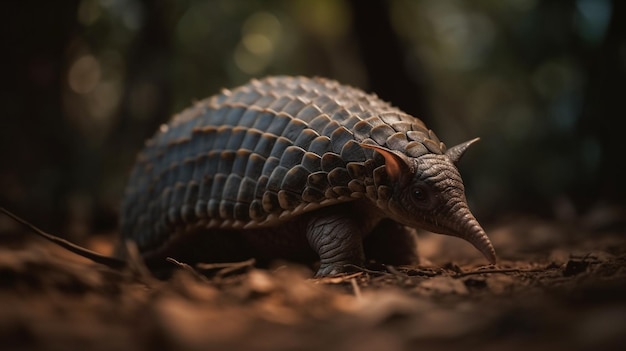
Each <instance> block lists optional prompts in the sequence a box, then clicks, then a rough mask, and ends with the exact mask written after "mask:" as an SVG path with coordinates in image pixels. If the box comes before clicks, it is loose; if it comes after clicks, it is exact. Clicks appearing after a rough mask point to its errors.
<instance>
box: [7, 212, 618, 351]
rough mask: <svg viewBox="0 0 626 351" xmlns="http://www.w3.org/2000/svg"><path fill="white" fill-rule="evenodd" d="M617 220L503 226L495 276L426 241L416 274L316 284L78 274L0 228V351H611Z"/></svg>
mask: <svg viewBox="0 0 626 351" xmlns="http://www.w3.org/2000/svg"><path fill="white" fill-rule="evenodd" d="M623 214H624V213H623V212H621V213H618V215H616V216H614V217H613V220H611V221H608V222H607V221H602V220H601V221H594V220H593V218H592V219H591V220H583V221H576V223H573V222H571V223H569V224H563V223H556V222H548V221H544V220H539V219H536V218H528V217H523V218H509V219H508V220H505V221H503V223H502V224H501V225H496V226H492V228H488V229H490V230H489V234H490V236H491V238H492V239H493V242H494V245H495V247H496V250H497V251H498V254H499V259H500V261H499V262H498V264H497V265H496V266H495V267H493V266H484V261H483V259H482V258H481V257H479V254H478V253H477V252H476V251H475V250H474V249H473V248H471V247H470V246H469V245H468V244H466V243H464V242H462V241H461V240H458V239H456V238H449V237H443V236H438V235H432V234H428V235H422V236H421V237H420V254H421V255H422V257H423V262H422V264H421V265H420V266H416V267H390V266H382V265H376V264H372V265H371V266H368V268H367V270H364V271H363V272H359V273H356V274H351V275H347V276H342V277H335V278H325V279H313V278H311V276H312V273H313V272H312V270H310V269H309V268H307V267H301V266H295V265H292V264H287V263H280V262H278V263H276V265H275V266H274V267H271V268H270V269H258V268H254V267H253V266H252V265H250V264H249V262H244V263H241V264H238V265H230V266H225V267H224V266H210V265H208V266H203V267H199V268H198V269H191V268H190V267H185V266H184V265H180V267H179V269H178V270H177V271H176V272H175V274H174V275H173V276H172V277H171V278H170V279H167V280H157V279H155V278H152V277H151V276H149V275H146V274H145V273H141V272H142V271H141V269H139V268H140V267H136V269H135V270H134V271H131V270H127V271H124V272H117V271H114V270H111V269H108V268H106V267H103V266H100V265H97V264H93V263H89V262H87V261H85V260H83V259H81V258H77V257H76V256H74V255H72V254H69V253H67V252H65V251H64V250H62V249H59V248H57V247H54V246H52V245H51V244H47V243H45V242H43V241H42V240H40V239H38V238H35V239H33V236H32V235H30V234H29V233H27V232H26V231H25V230H23V229H21V228H20V227H18V226H16V225H13V224H11V222H10V221H9V220H8V219H6V218H1V219H0V224H2V225H0V229H2V230H1V231H0V238H4V239H3V240H2V242H1V243H0V349H2V350H74V349H83V350H157V349H158V350H359V351H368V350H390V351H394V350H416V349H428V350H461V349H462V350H470V349H480V350H533V351H538V350H610V349H622V350H623V349H624V347H625V346H624V344H625V343H626V279H625V278H626V233H625V232H624V225H623V224H624V220H623V218H624V217H623ZM9 238H10V239H9ZM24 238H29V240H23V239H24ZM96 247H98V246H97V245H96ZM172 264H175V263H172Z"/></svg>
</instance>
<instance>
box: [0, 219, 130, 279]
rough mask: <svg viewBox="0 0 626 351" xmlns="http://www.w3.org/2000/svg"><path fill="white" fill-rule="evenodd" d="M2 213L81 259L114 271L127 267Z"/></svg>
mask: <svg viewBox="0 0 626 351" xmlns="http://www.w3.org/2000/svg"><path fill="white" fill-rule="evenodd" d="M0 212H2V213H4V214H5V215H7V216H9V217H11V218H12V219H13V220H14V221H16V222H18V223H20V224H22V225H23V226H25V227H27V228H28V229H30V230H31V231H32V232H33V233H35V234H37V235H39V236H41V237H42V238H44V239H46V240H49V241H50V242H52V243H54V244H56V245H58V246H60V247H62V248H64V249H66V250H68V251H70V252H72V253H75V254H77V255H79V256H81V257H84V258H86V259H88V260H91V261H92V262H95V263H99V264H103V265H105V266H107V267H109V268H112V269H116V270H121V269H123V268H124V267H126V266H127V263H126V261H124V260H120V259H118V258H115V257H109V256H105V255H102V254H99V253H97V252H95V251H91V250H89V249H86V248H84V247H82V246H78V245H76V244H74V243H71V242H69V241H67V240H65V239H61V238H59V237H58V236H55V235H52V234H49V233H46V232H44V231H43V230H41V229H39V228H37V227H35V226H34V225H33V224H31V223H29V222H28V221H26V220H24V219H22V218H20V217H18V216H17V215H15V214H13V213H12V212H10V211H9V210H7V209H5V208H4V207H0Z"/></svg>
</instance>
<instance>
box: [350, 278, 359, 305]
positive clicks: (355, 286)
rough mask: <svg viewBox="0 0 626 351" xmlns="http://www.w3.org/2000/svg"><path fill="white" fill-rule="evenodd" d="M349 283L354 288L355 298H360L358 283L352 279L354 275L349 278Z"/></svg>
mask: <svg viewBox="0 0 626 351" xmlns="http://www.w3.org/2000/svg"><path fill="white" fill-rule="evenodd" d="M350 284H352V290H354V296H356V298H357V299H359V300H360V299H361V288H359V284H358V283H357V282H356V279H354V277H352V279H350Z"/></svg>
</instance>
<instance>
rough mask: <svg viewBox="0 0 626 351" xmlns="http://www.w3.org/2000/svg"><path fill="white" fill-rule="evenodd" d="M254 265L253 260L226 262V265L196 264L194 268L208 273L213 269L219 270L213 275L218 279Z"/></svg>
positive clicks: (254, 261)
mask: <svg viewBox="0 0 626 351" xmlns="http://www.w3.org/2000/svg"><path fill="white" fill-rule="evenodd" d="M255 263H256V260H255V259H254V258H251V259H249V260H245V261H241V262H228V263H198V264H196V268H197V269H200V270H204V271H209V270H213V269H219V271H218V272H217V273H216V274H215V275H216V276H218V277H223V276H225V275H226V274H229V273H232V272H235V271H238V270H240V269H243V268H247V267H252V266H254V264H255Z"/></svg>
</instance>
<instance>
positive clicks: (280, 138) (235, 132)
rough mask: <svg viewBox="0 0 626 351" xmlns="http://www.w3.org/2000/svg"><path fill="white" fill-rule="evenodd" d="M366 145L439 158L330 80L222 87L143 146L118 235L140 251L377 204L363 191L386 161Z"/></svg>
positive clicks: (367, 98) (405, 124) (428, 136)
mask: <svg viewBox="0 0 626 351" xmlns="http://www.w3.org/2000/svg"><path fill="white" fill-rule="evenodd" d="M364 141H365V142H369V143H372V142H375V143H376V144H378V145H381V146H385V147H387V148H389V149H392V150H398V151H400V152H403V153H405V154H406V155H407V156H410V157H419V156H421V155H423V154H426V153H437V154H441V153H443V152H444V151H445V150H444V148H445V146H444V145H443V143H440V142H439V140H438V139H437V138H436V136H435V135H434V133H433V132H432V131H430V130H428V129H427V128H426V127H425V125H424V123H422V121H420V120H419V119H417V118H415V117H412V116H409V115H407V114H405V113H403V112H402V111H400V110H398V109H396V108H394V107H392V106H391V105H389V104H388V103H386V102H384V101H382V100H380V99H379V98H378V97H376V96H375V95H370V94H366V93H364V92H363V91H361V90H359V89H355V88H352V87H349V86H345V85H340V84H339V83H337V82H335V81H332V80H326V79H321V78H315V79H309V78H305V77H270V78H266V79H263V80H253V81H251V82H250V83H248V84H246V85H244V86H241V87H239V88H237V89H234V90H232V91H229V90H223V91H222V92H221V93H220V94H219V95H215V96H213V97H211V98H208V99H205V100H202V101H200V102H198V103H196V104H195V105H194V106H192V107H190V108H188V109H186V110H185V111H183V112H182V113H180V114H178V115H175V116H174V117H173V118H172V120H171V121H170V122H169V123H168V124H166V125H163V126H161V128H160V130H159V131H158V132H157V133H156V135H155V136H154V137H153V138H152V139H150V140H148V141H147V142H146V146H145V148H144V149H143V151H142V152H141V153H140V154H139V156H138V158H137V162H136V164H135V166H134V169H133V171H132V174H131V177H130V180H129V183H128V186H127V188H126V192H125V197H124V201H123V204H122V221H121V222H122V233H123V236H124V237H126V238H132V239H134V240H135V241H136V242H137V244H138V246H139V249H140V250H142V251H146V250H150V249H153V248H157V247H159V246H161V245H163V244H164V243H165V242H167V241H168V239H170V236H172V235H181V233H182V234H184V232H185V230H188V229H189V230H190V229H191V228H197V227H207V228H211V227H221V228H227V229H237V228H254V227H264V226H274V225H277V224H280V221H288V220H290V219H292V218H294V217H295V216H298V215H299V214H301V213H303V212H306V211H310V210H313V209H316V208H319V207H322V206H329V205H333V204H336V203H339V202H345V201H352V200H354V199H358V198H363V197H369V198H371V199H372V200H374V203H375V201H376V199H377V196H378V191H368V188H369V187H371V186H366V184H372V179H373V178H374V175H373V174H372V173H373V170H374V169H377V168H379V166H382V165H383V162H384V161H383V160H382V157H376V158H374V157H373V156H374V154H373V151H372V150H371V149H365V148H362V147H360V146H359V143H361V142H364ZM368 160H369V161H368ZM372 161H375V162H374V163H371V162H372ZM366 179H369V181H367V180H366ZM376 180H377V181H378V177H377V179H376ZM376 186H380V185H379V184H376ZM176 233H177V234H176Z"/></svg>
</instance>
